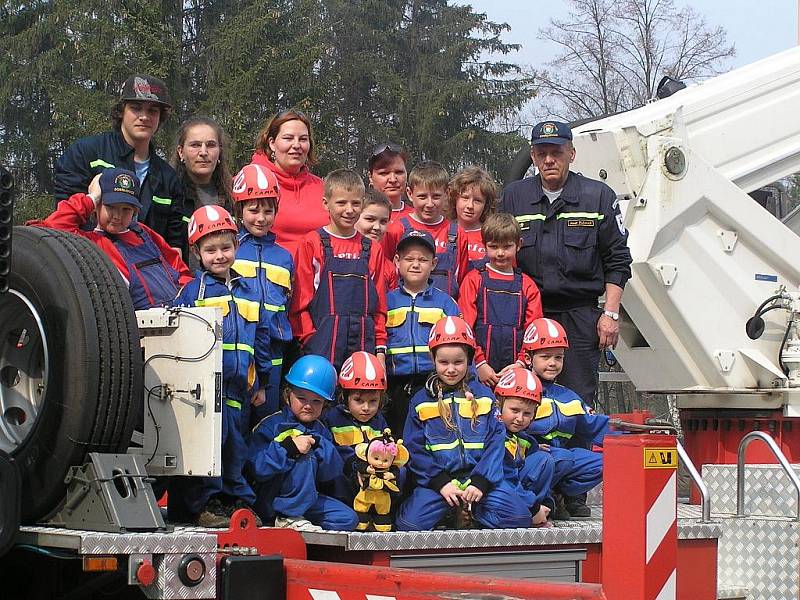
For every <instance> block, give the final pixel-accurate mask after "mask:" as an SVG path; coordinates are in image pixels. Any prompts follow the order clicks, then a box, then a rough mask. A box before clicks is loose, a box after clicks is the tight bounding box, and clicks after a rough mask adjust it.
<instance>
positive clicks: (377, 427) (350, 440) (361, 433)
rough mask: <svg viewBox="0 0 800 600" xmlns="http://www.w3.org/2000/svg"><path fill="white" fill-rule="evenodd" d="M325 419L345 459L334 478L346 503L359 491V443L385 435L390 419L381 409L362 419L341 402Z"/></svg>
mask: <svg viewBox="0 0 800 600" xmlns="http://www.w3.org/2000/svg"><path fill="white" fill-rule="evenodd" d="M322 422H323V424H324V425H325V426H326V427H327V428H328V429H329V430H330V432H331V435H332V436H333V443H334V445H335V446H336V450H337V451H338V452H339V456H341V457H342V462H343V463H344V468H343V469H342V473H341V474H340V475H339V477H337V478H336V479H334V481H333V486H332V494H333V496H335V497H336V498H338V499H339V500H341V501H342V502H344V503H345V504H348V505H352V503H353V498H355V496H356V493H357V492H358V484H357V480H356V474H355V462H356V445H357V444H361V443H362V442H369V441H370V440H373V439H375V438H376V437H381V436H382V435H383V430H384V429H387V428H388V425H387V424H386V419H384V418H383V415H382V414H381V413H380V412H379V413H377V414H376V415H375V416H374V417H372V418H371V419H370V420H369V421H367V422H366V423H362V422H361V421H359V420H358V419H356V418H355V417H354V416H353V415H352V414H351V413H350V411H349V410H347V407H346V406H344V405H343V404H337V405H336V406H334V407H333V408H331V409H328V410H327V411H326V412H325V415H324V416H323V417H322Z"/></svg>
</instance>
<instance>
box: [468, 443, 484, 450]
mask: <svg viewBox="0 0 800 600" xmlns="http://www.w3.org/2000/svg"><path fill="white" fill-rule="evenodd" d="M483 446H484V444H483V442H464V448H466V449H467V450H482V449H483Z"/></svg>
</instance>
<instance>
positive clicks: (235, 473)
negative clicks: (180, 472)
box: [170, 205, 271, 527]
mask: <svg viewBox="0 0 800 600" xmlns="http://www.w3.org/2000/svg"><path fill="white" fill-rule="evenodd" d="M237 232H238V231H237V228H236V224H235V223H234V222H233V218H232V217H231V215H230V214H229V213H228V211H226V210H225V209H224V208H222V207H221V206H213V205H209V206H202V207H200V208H198V209H197V210H196V211H195V212H194V214H193V215H192V218H191V219H190V221H189V244H190V248H191V251H192V252H193V253H194V255H195V256H196V257H197V258H198V259H199V261H200V264H201V265H202V270H200V271H198V272H197V276H196V277H195V279H194V280H193V281H191V282H190V283H188V284H187V285H186V286H184V288H183V289H182V290H181V292H180V294H179V295H178V297H177V299H176V300H175V302H174V305H175V306H209V307H219V308H221V309H222V315H223V322H222V343H223V352H222V394H223V406H222V477H207V478H204V479H202V480H201V482H199V483H192V484H190V485H189V486H188V488H187V489H186V490H185V492H184V494H182V496H183V498H182V499H183V501H185V504H186V507H185V508H186V509H187V510H188V511H189V513H190V514H192V515H194V518H195V520H196V521H197V523H198V524H199V525H201V526H204V527H227V526H228V524H229V521H230V516H231V514H232V513H233V510H235V509H236V508H242V507H251V506H252V505H253V504H254V502H255V499H256V498H255V493H254V492H253V490H252V488H251V487H250V485H249V484H248V483H247V481H246V480H245V478H244V475H243V474H242V469H243V467H244V462H245V459H246V458H247V445H246V443H245V439H244V435H245V433H246V432H247V431H248V430H249V416H250V403H251V400H252V398H253V397H254V396H255V395H256V393H257V392H258V391H259V390H262V389H263V388H264V387H265V385H266V384H267V380H268V377H269V373H270V366H271V365H270V354H269V325H270V323H269V314H268V313H267V311H266V310H264V309H263V308H262V307H261V304H262V303H261V298H260V295H259V291H258V289H257V288H256V287H254V286H253V285H252V284H251V283H250V282H249V281H247V280H245V279H244V278H243V277H241V276H240V275H239V274H238V273H237V272H236V271H234V270H233V269H232V266H233V262H234V258H235V255H236V247H237V246H238V240H237V237H236V235H237ZM172 500H173V494H170V501H172ZM176 501H177V499H176Z"/></svg>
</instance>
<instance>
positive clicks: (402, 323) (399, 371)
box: [386, 229, 461, 435]
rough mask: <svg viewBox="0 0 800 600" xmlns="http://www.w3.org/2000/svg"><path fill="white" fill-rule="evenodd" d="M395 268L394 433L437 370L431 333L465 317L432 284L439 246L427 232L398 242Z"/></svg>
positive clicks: (390, 316) (389, 367) (391, 333)
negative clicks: (430, 347) (436, 326)
mask: <svg viewBox="0 0 800 600" xmlns="http://www.w3.org/2000/svg"><path fill="white" fill-rule="evenodd" d="M394 264H395V265H396V266H397V269H398V271H399V273H400V285H399V286H398V287H397V288H396V289H393V290H391V291H390V292H389V293H388V294H386V305H387V312H386V336H387V342H386V371H387V373H388V378H389V388H388V395H389V398H390V401H389V405H388V406H387V408H386V420H387V421H388V423H389V427H390V428H391V430H392V432H393V433H394V434H395V435H400V433H401V432H402V431H403V425H404V424H405V421H406V413H407V412H408V402H409V400H410V398H411V396H413V395H414V394H415V393H416V392H417V391H418V390H420V389H422V388H423V387H424V386H425V381H426V380H427V379H428V376H429V375H430V374H431V373H432V372H433V362H432V361H431V358H430V354H429V353H428V334H430V331H431V328H432V327H433V325H434V324H435V323H436V322H437V321H439V320H440V319H441V318H443V317H446V316H453V317H454V316H460V314H461V311H460V310H459V308H458V305H457V304H456V302H455V300H453V299H452V298H451V297H450V296H449V295H448V294H446V293H445V292H443V291H442V290H440V289H439V288H436V287H434V286H433V283H432V282H431V272H432V271H433V269H434V268H435V267H436V243H435V242H434V241H433V236H432V235H431V234H430V233H428V232H427V231H418V230H416V229H409V230H408V231H407V232H406V233H405V234H404V235H403V237H401V238H400V241H399V242H398V244H397V250H396V254H395V256H394Z"/></svg>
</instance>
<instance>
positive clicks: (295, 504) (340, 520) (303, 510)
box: [256, 453, 358, 531]
mask: <svg viewBox="0 0 800 600" xmlns="http://www.w3.org/2000/svg"><path fill="white" fill-rule="evenodd" d="M257 493H258V499H257V501H256V512H257V513H258V515H259V516H260V517H261V518H262V519H264V520H265V521H266V520H271V519H274V518H275V516H276V515H282V516H285V517H304V518H306V519H308V520H309V521H311V522H312V523H313V524H314V525H319V526H320V527H322V528H323V529H328V530H333V531H354V530H355V528H356V525H358V516H357V515H356V513H355V511H354V510H353V509H352V508H351V507H349V506H347V505H346V504H344V503H343V502H341V501H339V500H337V499H336V498H331V497H330V496H325V495H323V494H320V493H319V491H318V490H317V460H316V458H315V457H314V455H313V453H309V454H308V455H305V456H303V457H301V458H298V459H297V460H296V461H295V464H294V467H293V468H292V470H291V471H289V472H288V473H285V474H284V475H283V476H282V477H274V478H272V479H270V480H269V481H267V482H264V483H262V484H261V485H259V486H258V489H257Z"/></svg>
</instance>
